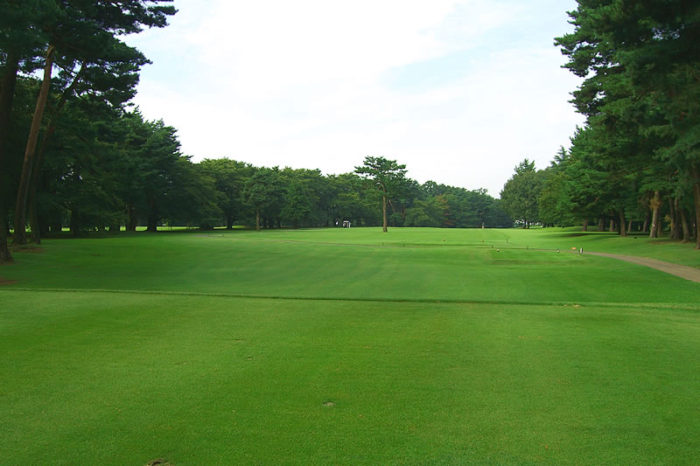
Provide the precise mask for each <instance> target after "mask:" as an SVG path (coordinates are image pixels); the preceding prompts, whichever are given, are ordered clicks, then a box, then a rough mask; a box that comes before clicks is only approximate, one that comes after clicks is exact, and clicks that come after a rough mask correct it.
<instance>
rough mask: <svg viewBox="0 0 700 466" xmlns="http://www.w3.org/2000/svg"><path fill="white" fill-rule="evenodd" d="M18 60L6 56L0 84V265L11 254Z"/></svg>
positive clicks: (11, 54) (8, 260) (8, 258)
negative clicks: (10, 143)
mask: <svg viewBox="0 0 700 466" xmlns="http://www.w3.org/2000/svg"><path fill="white" fill-rule="evenodd" d="M18 69H19V58H18V57H17V56H16V55H15V54H14V53H12V52H9V53H8V54H7V61H6V63H5V70H4V71H5V72H4V73H3V75H2V81H1V82H0V264H2V263H4V262H12V254H11V253H10V248H9V247H8V245H7V238H8V236H9V231H8V228H7V207H8V206H9V205H10V192H9V190H8V188H9V185H10V180H9V177H10V176H9V169H8V168H7V166H6V165H7V164H8V162H7V159H8V156H7V139H8V137H9V135H10V114H11V112H12V101H13V99H14V96H15V84H16V83H17V71H18Z"/></svg>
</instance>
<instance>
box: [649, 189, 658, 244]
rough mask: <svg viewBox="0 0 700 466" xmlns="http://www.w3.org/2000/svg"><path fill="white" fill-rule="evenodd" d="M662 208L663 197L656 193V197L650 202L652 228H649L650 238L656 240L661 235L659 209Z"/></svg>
mask: <svg viewBox="0 0 700 466" xmlns="http://www.w3.org/2000/svg"><path fill="white" fill-rule="evenodd" d="M660 206H661V195H660V194H659V192H658V191H654V197H653V198H651V201H649V207H651V212H652V215H651V227H649V238H656V237H658V235H659V227H658V225H659V207H660Z"/></svg>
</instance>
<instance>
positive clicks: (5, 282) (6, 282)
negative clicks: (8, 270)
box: [0, 277, 17, 286]
mask: <svg viewBox="0 0 700 466" xmlns="http://www.w3.org/2000/svg"><path fill="white" fill-rule="evenodd" d="M15 283H17V280H8V279H7V278H5V277H0V286H5V285H14V284H15Z"/></svg>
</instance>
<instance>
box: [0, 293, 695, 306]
mask: <svg viewBox="0 0 700 466" xmlns="http://www.w3.org/2000/svg"><path fill="white" fill-rule="evenodd" d="M7 290H8V291H21V292H29V293H32V292H46V293H112V294H134V295H151V296H193V297H198V296H199V297H211V298H232V299H262V300H280V301H331V302H348V303H352V302H358V303H397V304H400V303H408V304H410V303H415V304H494V305H514V306H538V305H539V306H583V305H585V306H595V307H615V308H618V307H621V308H647V307H648V308H653V309H668V310H680V311H694V312H700V304H698V305H695V304H690V303H645V302H629V303H613V302H596V301H590V302H589V301H585V302H584V301H579V302H573V301H506V300H500V301H499V300H476V299H472V300H464V299H449V298H448V299H430V298H424V299H421V298H405V299H396V298H358V297H355V298H349V297H339V296H282V295H253V294H241V293H207V292H198V291H167V290H118V289H116V290H115V289H101V288H15V287H11V288H7ZM1 294H2V290H0V295H1Z"/></svg>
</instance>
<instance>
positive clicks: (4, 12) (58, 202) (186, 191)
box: [0, 0, 512, 262]
mask: <svg viewBox="0 0 700 466" xmlns="http://www.w3.org/2000/svg"><path fill="white" fill-rule="evenodd" d="M170 3H171V1H170V0H113V1H110V2H94V1H84V0H61V1H57V0H3V2H2V3H0V262H5V261H10V260H12V256H11V252H10V249H9V247H8V241H9V240H11V241H12V242H13V243H14V244H16V245H22V244H25V243H27V242H28V241H33V242H35V243H39V242H40V241H41V237H42V236H45V235H48V234H51V233H58V232H61V231H62V230H63V229H64V228H66V227H68V228H69V229H70V231H71V232H72V233H73V234H74V235H79V234H82V233H85V232H89V231H110V232H115V233H116V232H119V231H120V230H122V229H125V230H127V231H134V230H135V229H136V227H137V226H139V225H143V226H146V229H147V230H148V231H156V229H157V227H158V226H159V225H163V224H168V225H186V226H193V227H199V228H204V229H208V228H214V227H217V226H225V227H226V228H229V229H230V228H232V227H233V226H234V224H242V225H249V226H253V225H254V226H255V227H256V228H258V229H261V228H280V227H318V226H332V225H335V222H336V221H342V220H345V219H348V220H351V221H352V223H353V225H383V226H384V228H385V229H386V227H387V225H395V226H443V227H470V226H471V227H474V226H482V225H485V226H489V227H504V226H511V224H512V222H511V220H510V218H509V217H508V216H507V215H506V214H505V213H504V212H503V210H502V209H501V208H500V206H499V201H498V200H496V199H493V198H492V197H490V196H488V195H487V194H486V192H485V191H484V190H476V191H469V190H466V189H463V188H455V187H451V186H445V185H440V184H437V183H434V182H427V183H424V184H419V183H417V182H416V181H414V180H411V179H409V178H406V177H405V167H403V166H400V167H403V168H401V169H399V170H398V171H397V172H391V173H384V172H382V169H381V167H379V168H380V170H379V171H376V170H375V169H376V168H377V167H374V169H373V168H372V167H371V163H372V161H375V162H379V163H380V165H381V166H382V167H386V166H391V167H399V164H398V163H397V162H395V161H388V160H387V159H385V158H383V157H368V158H366V159H365V162H364V164H363V165H361V166H359V167H357V169H356V170H355V171H354V172H351V173H346V174H341V175H323V174H321V172H320V171H319V170H315V169H292V168H279V167H256V166H253V165H251V164H248V163H245V162H241V161H235V160H230V159H205V160H203V161H201V162H198V163H195V162H193V161H192V159H191V157H190V156H187V155H184V154H182V152H181V150H180V143H179V140H178V136H177V131H176V130H175V128H173V127H171V126H168V125H166V124H165V123H164V122H163V121H160V120H156V121H149V120H147V119H145V118H144V117H143V115H142V114H141V113H140V112H139V110H138V109H134V108H133V106H131V105H130V103H129V102H130V100H131V99H132V98H133V97H134V95H135V92H136V85H137V83H138V78H139V72H140V69H141V67H142V66H143V65H145V64H147V63H149V61H148V59H147V58H146V57H145V56H143V54H142V53H141V52H140V51H138V50H137V49H135V48H133V47H130V46H128V45H126V44H125V43H124V42H123V40H122V39H123V37H124V36H125V35H127V34H134V33H138V32H140V31H141V30H142V29H143V28H146V27H164V26H166V24H167V18H168V16H170V15H172V14H174V13H175V9H174V8H173V7H172V5H170ZM387 164H388V165H387ZM373 170H374V171H373ZM381 206H383V210H382V209H381ZM10 232H12V236H11V237H10Z"/></svg>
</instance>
